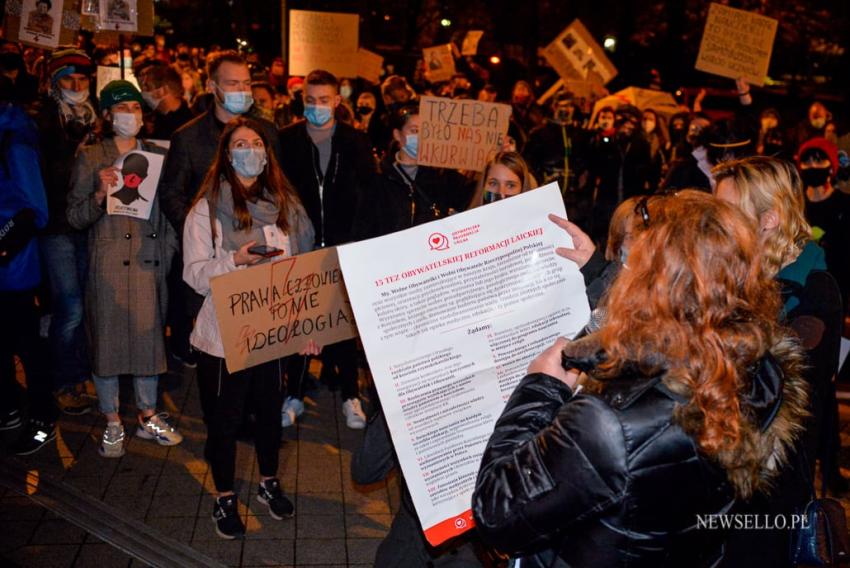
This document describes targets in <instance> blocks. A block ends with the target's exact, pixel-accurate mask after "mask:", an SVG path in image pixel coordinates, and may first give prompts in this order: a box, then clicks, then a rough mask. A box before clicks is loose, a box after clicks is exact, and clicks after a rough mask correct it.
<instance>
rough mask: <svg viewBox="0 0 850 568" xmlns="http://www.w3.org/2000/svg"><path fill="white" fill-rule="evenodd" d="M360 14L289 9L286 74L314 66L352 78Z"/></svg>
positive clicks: (307, 70)
mask: <svg viewBox="0 0 850 568" xmlns="http://www.w3.org/2000/svg"><path fill="white" fill-rule="evenodd" d="M359 33H360V16H358V15H357V14H341V13H336V12H311V11H308V10H290V11H289V74H290V75H307V74H309V73H310V71H313V70H314V69H324V70H325V71H330V72H331V73H333V74H334V75H336V76H337V77H356V76H357V68H358V56H357V49H358V47H359Z"/></svg>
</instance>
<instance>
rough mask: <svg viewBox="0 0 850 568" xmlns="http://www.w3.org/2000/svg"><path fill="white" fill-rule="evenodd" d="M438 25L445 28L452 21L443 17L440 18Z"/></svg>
mask: <svg viewBox="0 0 850 568" xmlns="http://www.w3.org/2000/svg"><path fill="white" fill-rule="evenodd" d="M440 25H441V26H443V27H444V28H447V27H449V26H450V25H452V21H451V20H450V19H448V18H443V19H442V20H440Z"/></svg>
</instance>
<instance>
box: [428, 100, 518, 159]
mask: <svg viewBox="0 0 850 568" xmlns="http://www.w3.org/2000/svg"><path fill="white" fill-rule="evenodd" d="M419 117H420V120H421V122H420V124H419V152H418V156H417V162H418V163H419V164H420V165H423V166H436V167H439V168H454V169H458V170H472V171H476V172H480V171H482V170H483V169H484V166H485V165H486V164H487V160H488V159H490V157H491V155H492V154H493V153H495V152H498V151H499V149H500V148H501V147H502V143H503V142H504V139H505V135H506V134H507V132H508V124H509V122H510V118H511V107H510V105H504V104H499V103H485V102H482V101H472V100H461V99H447V98H442V97H428V96H424V97H422V98H421V99H420V102H419Z"/></svg>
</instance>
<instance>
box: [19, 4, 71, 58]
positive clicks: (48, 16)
mask: <svg viewBox="0 0 850 568" xmlns="http://www.w3.org/2000/svg"><path fill="white" fill-rule="evenodd" d="M66 4H67V6H66ZM74 8H75V6H74V2H72V1H71V0H68V1H67V2H65V1H64V0H53V2H37V1H36V0H8V1H7V2H6V3H5V7H4V10H3V11H4V14H3V15H4V18H3V34H4V38H5V39H6V40H8V41H10V42H15V41H20V42H21V43H24V44H26V45H31V46H34V47H40V48H42V49H53V48H56V47H57V46H59V45H62V44H70V43H73V42H74V39H75V37H76V33H77V30H79V29H80V13H79V12H78V11H76V10H75V9H74Z"/></svg>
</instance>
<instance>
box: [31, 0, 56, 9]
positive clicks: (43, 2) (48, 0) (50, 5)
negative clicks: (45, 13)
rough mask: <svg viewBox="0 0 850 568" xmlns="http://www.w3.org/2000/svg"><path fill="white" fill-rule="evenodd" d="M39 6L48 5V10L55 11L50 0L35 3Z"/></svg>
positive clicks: (40, 0) (39, 0)
mask: <svg viewBox="0 0 850 568" xmlns="http://www.w3.org/2000/svg"><path fill="white" fill-rule="evenodd" d="M39 4H47V9H48V10H52V9H53V2H51V1H50V0H38V1H37V2H36V3H35V5H36V6H38V5H39Z"/></svg>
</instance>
